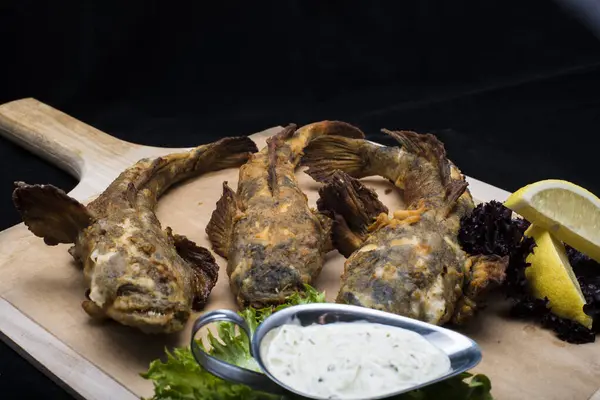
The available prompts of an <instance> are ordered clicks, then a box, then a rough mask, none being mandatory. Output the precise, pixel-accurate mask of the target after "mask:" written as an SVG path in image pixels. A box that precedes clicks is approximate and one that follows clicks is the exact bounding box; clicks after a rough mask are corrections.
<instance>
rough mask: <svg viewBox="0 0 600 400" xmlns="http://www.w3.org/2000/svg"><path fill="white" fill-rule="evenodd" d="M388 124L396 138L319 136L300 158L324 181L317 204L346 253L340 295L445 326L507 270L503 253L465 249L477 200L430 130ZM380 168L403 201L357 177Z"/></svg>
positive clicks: (468, 312) (467, 311) (465, 313)
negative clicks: (466, 222)
mask: <svg viewBox="0 0 600 400" xmlns="http://www.w3.org/2000/svg"><path fill="white" fill-rule="evenodd" d="M383 132H384V133H386V134H388V135H389V136H391V137H393V138H394V139H396V140H397V141H398V142H399V143H400V144H401V145H402V148H399V147H385V146H378V145H376V144H373V143H370V142H368V141H366V140H357V139H348V138H342V137H335V136H329V137H322V138H317V139H315V140H314V141H313V142H311V143H310V145H309V146H308V148H307V149H306V151H305V153H306V154H305V156H304V158H303V160H302V164H303V165H307V166H309V169H308V170H307V173H308V174H309V175H310V176H311V177H313V178H314V179H315V180H317V181H320V182H324V183H325V185H324V186H323V187H322V188H321V189H320V191H319V194H320V199H319V201H318V203H317V207H318V209H319V210H320V211H322V212H324V213H328V214H329V215H330V217H331V218H332V219H333V220H334V224H333V227H332V241H333V244H334V246H335V247H336V248H337V249H338V250H339V251H340V252H341V253H342V254H343V255H344V256H345V257H347V260H346V262H345V265H344V273H343V276H342V285H341V289H340V291H339V293H338V296H337V299H336V301H337V302H340V303H350V304H354V305H359V306H363V307H369V308H374V309H379V310H384V311H388V312H392V313H395V314H399V315H403V316H407V317H411V318H415V319H419V320H422V321H425V322H429V323H433V324H437V325H442V324H444V323H446V322H449V321H452V322H454V323H461V322H463V321H464V320H466V319H468V318H469V317H470V316H472V315H473V313H474V312H475V310H476V309H477V304H478V302H480V299H481V296H482V294H483V293H484V292H485V291H486V289H488V288H490V287H493V285H496V284H499V283H501V282H502V281H503V280H504V278H505V269H506V266H507V263H508V258H507V257H504V258H500V257H498V256H473V257H472V256H469V255H468V254H466V253H465V252H464V251H463V250H462V249H461V247H460V245H459V243H458V239H457V235H458V230H459V228H460V219H461V217H462V216H464V215H466V214H467V213H470V212H471V210H472V209H473V208H474V205H473V199H472V197H471V194H470V192H469V190H468V189H467V182H466V181H465V177H464V175H463V174H462V173H461V172H460V170H459V169H458V168H457V167H456V166H455V165H454V164H453V163H452V162H451V161H450V160H448V159H447V158H446V151H445V149H444V146H443V144H442V143H441V142H440V141H439V140H438V139H437V138H436V137H435V136H433V135H430V134H425V135H421V134H418V133H415V132H408V131H396V132H393V131H389V130H383ZM373 175H379V176H382V177H384V178H387V179H389V180H390V181H391V182H393V183H394V184H395V185H396V186H397V187H398V188H400V189H402V190H403V196H404V202H405V204H406V205H407V209H405V210H396V211H394V212H393V213H392V216H391V217H390V216H388V210H387V209H386V208H385V206H384V205H383V204H382V203H381V201H380V200H379V199H378V197H377V194H376V193H375V192H373V191H371V190H370V189H367V188H366V187H364V186H363V185H362V183H361V182H360V181H359V180H358V179H360V178H363V177H366V176H373Z"/></svg>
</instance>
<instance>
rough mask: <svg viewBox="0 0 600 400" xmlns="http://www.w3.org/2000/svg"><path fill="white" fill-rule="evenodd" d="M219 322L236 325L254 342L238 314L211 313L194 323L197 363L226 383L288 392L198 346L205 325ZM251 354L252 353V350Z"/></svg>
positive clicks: (259, 374) (192, 346)
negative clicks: (198, 335) (197, 337)
mask: <svg viewBox="0 0 600 400" xmlns="http://www.w3.org/2000/svg"><path fill="white" fill-rule="evenodd" d="M217 321H226V322H231V323H233V324H236V325H237V326H239V327H240V329H241V330H242V331H244V332H245V334H246V335H247V336H248V342H249V343H251V342H252V332H251V331H250V328H249V327H248V324H246V321H245V320H244V319H243V318H242V317H240V316H239V315H238V314H237V313H236V312H234V311H231V310H215V311H210V312H208V313H206V314H204V315H202V316H201V317H199V318H198V319H197V320H196V321H195V322H194V326H193V328H192V339H191V343H190V347H191V349H192V354H193V355H194V358H195V359H196V362H197V363H198V364H200V365H201V366H202V367H203V368H204V369H206V370H207V371H208V372H210V373H211V374H213V375H215V376H218V377H219V378H221V379H225V380H226V381H230V382H233V383H241V384H244V385H247V386H250V387H251V388H253V389H255V390H260V391H263V392H268V393H273V394H285V393H286V390H285V389H284V388H282V387H281V386H279V385H278V384H276V383H275V382H273V381H272V380H271V379H269V377H267V376H266V375H264V374H261V373H259V372H255V371H252V370H249V369H246V368H242V367H238V366H237V365H233V364H229V363H227V362H225V361H222V360H219V359H218V358H215V357H213V356H211V355H210V354H208V353H207V352H206V351H205V350H204V348H203V347H201V346H200V345H199V344H198V341H197V340H196V334H197V333H198V331H200V329H201V328H202V327H204V326H205V325H208V324H210V323H212V322H217ZM250 349H252V346H250ZM250 352H251V353H252V350H250ZM252 356H253V357H254V354H252Z"/></svg>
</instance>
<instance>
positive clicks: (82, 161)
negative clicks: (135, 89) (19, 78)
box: [0, 98, 138, 179]
mask: <svg viewBox="0 0 600 400" xmlns="http://www.w3.org/2000/svg"><path fill="white" fill-rule="evenodd" d="M0 135H2V136H4V137H5V138H7V139H9V140H11V141H13V142H15V143H17V144H19V145H20V146H22V147H24V148H26V149H28V150H30V151H32V152H33V153H35V154H37V155H39V156H40V157H43V158H45V159H46V160H48V161H50V162H52V163H53V164H55V165H57V166H58V167H60V168H62V169H64V170H65V171H67V172H69V173H70V174H72V175H74V176H75V177H76V178H78V179H82V178H83V176H84V175H85V174H86V172H87V171H86V169H96V168H102V166H107V165H110V163H111V160H114V159H115V156H120V155H122V154H124V153H126V152H128V151H130V150H131V149H132V148H134V147H136V146H138V145H135V144H133V143H129V142H126V141H123V140H120V139H117V138H115V137H112V136H110V135H107V134H106V133H104V132H102V131H100V130H98V129H96V128H94V127H92V126H90V125H87V124H85V123H83V122H81V121H78V120H77V119H75V118H73V117H71V116H69V115H67V114H65V113H63V112H61V111H59V110H57V109H55V108H53V107H51V106H49V105H47V104H44V103H42V102H40V101H38V100H36V99H33V98H26V99H21V100H15V101H12V102H10V103H6V104H2V105H0Z"/></svg>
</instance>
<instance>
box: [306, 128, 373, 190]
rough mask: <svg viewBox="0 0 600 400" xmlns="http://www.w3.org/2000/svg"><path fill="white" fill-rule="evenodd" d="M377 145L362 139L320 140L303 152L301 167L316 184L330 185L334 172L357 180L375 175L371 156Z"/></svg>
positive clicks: (311, 143) (331, 138) (339, 138)
mask: <svg viewBox="0 0 600 400" xmlns="http://www.w3.org/2000/svg"><path fill="white" fill-rule="evenodd" d="M374 147H375V145H373V144H372V143H369V142H367V141H365V140H362V139H350V138H345V137H341V136H323V137H319V138H317V139H315V140H313V141H312V142H310V144H309V145H308V147H307V148H306V149H305V151H304V156H303V157H302V161H301V165H303V166H307V167H308V170H307V171H306V173H307V174H308V175H310V176H311V177H312V178H313V179H314V180H316V181H317V182H325V181H327V180H328V179H329V178H330V177H331V176H332V175H333V173H334V172H335V171H337V170H339V171H343V172H344V173H346V174H348V175H349V176H351V177H354V178H363V177H365V176H369V175H373V172H372V169H371V165H370V162H371V158H372V157H370V156H369V153H371V152H372V151H373V150H374Z"/></svg>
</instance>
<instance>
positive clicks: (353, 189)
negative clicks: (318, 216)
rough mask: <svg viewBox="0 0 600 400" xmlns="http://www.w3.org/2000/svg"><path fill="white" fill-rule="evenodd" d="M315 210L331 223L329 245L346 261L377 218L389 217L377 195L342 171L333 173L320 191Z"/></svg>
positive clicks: (360, 243)
mask: <svg viewBox="0 0 600 400" xmlns="http://www.w3.org/2000/svg"><path fill="white" fill-rule="evenodd" d="M317 208H318V209H319V211H321V212H323V213H325V214H328V215H329V216H331V218H332V219H333V226H332V228H331V238H332V242H333V245H334V246H335V248H337V249H338V251H339V252H340V253H342V254H343V255H344V256H345V257H349V256H350V254H352V253H353V252H354V251H355V250H356V249H358V248H359V247H360V246H361V245H362V243H363V242H364V240H365V239H366V236H367V234H368V227H369V225H371V224H372V223H373V221H374V220H375V219H376V218H377V216H378V215H380V214H382V213H384V214H387V213H388V209H387V207H386V206H384V205H383V203H381V201H380V200H379V198H378V196H377V193H375V192H374V191H373V190H370V189H368V188H367V187H365V186H364V185H363V184H362V183H361V182H360V181H358V180H357V179H355V178H352V177H351V176H349V175H348V174H347V173H345V172H342V171H335V172H334V173H333V174H332V175H331V177H330V178H329V179H328V180H327V181H326V183H325V185H324V186H323V187H322V188H321V189H320V190H319V200H318V201H317Z"/></svg>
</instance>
